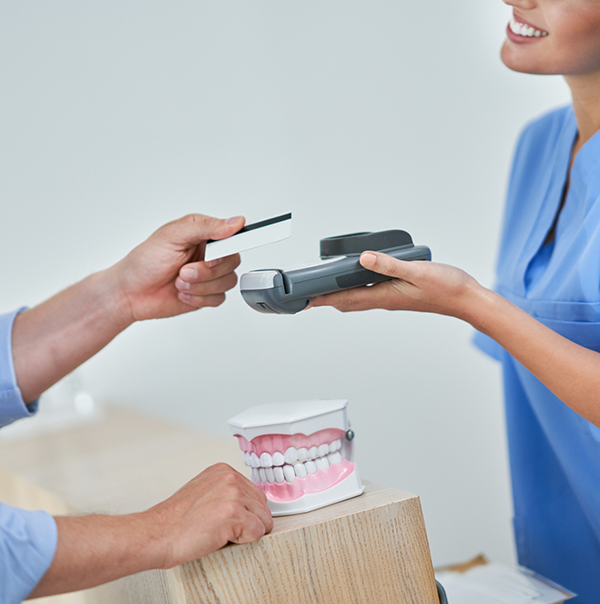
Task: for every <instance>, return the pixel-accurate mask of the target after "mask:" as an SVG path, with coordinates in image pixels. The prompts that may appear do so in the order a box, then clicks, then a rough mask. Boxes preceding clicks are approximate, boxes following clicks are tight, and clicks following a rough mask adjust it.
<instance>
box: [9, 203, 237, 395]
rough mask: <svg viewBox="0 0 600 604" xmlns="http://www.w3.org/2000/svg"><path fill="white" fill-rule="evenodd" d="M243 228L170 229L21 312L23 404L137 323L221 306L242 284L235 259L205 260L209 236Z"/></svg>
mask: <svg viewBox="0 0 600 604" xmlns="http://www.w3.org/2000/svg"><path fill="white" fill-rule="evenodd" d="M243 224H244V219H243V218H242V217H240V216H238V217H236V218H233V219H229V220H228V221H225V220H220V219H217V218H210V217H208V216H202V215H201V214H192V215H189V216H186V217H184V218H181V219H180V220H176V221H174V222H171V223H169V224H166V225H164V226H163V227H161V228H160V229H158V230H157V231H156V232H155V233H154V234H153V235H151V236H150V237H149V238H148V239H147V240H146V241H144V242H143V243H142V244H141V245H139V246H138V247H136V248H135V249H134V250H133V251H132V252H131V253H130V254H128V255H127V256H126V257H125V258H124V259H123V260H121V261H120V262H118V263H117V264H115V265H114V266H113V267H111V268H109V269H107V270H104V271H101V272H99V273H95V274H93V275H91V276H89V277H87V278H86V279H84V280H83V281H81V282H79V283H77V284H75V285H73V286H72V287H69V288H68V289H66V290H64V291H63V292H61V293H59V294H58V295H56V296H54V297H53V298H51V299H50V300H48V301H46V302H44V303H42V304H40V305H39V306H36V307H35V308H32V309H30V310H26V311H24V312H22V313H21V314H19V315H18V316H17V318H16V319H15V323H14V327H13V334H12V349H13V359H14V365H15V372H16V375H17V384H18V385H19V388H20V390H21V393H22V395H23V399H24V400H25V402H31V401H33V400H35V399H36V398H37V397H38V396H39V395H40V394H41V393H42V392H43V391H44V390H46V389H47V388H49V387H50V386H51V385H52V384H54V383H55V382H57V381H58V380H59V379H61V378H62V377H64V376H65V375H67V374H68V373H69V372H71V371H72V370H73V369H75V368H76V367H78V366H79V365H81V364H82V363H83V362H84V361H86V360H87V359H89V358H90V357H91V356H93V355H94V354H95V353H96V352H98V351H99V350H100V349H101V348H103V347H104V346H105V345H106V344H108V342H110V341H111V340H112V339H113V338H114V337H115V336H116V335H117V334H119V333H120V332H121V331H123V330H124V329H125V328H126V327H128V326H129V325H131V324H132V323H133V322H134V321H140V320H143V319H154V318H161V317H170V316H174V315H178V314H181V313H186V312H190V311H192V310H196V309H198V308H202V307H204V306H218V305H219V304H221V303H222V302H223V300H224V299H225V292H226V291H228V290H229V289H231V288H232V287H234V286H235V284H236V275H235V272H234V271H235V269H236V268H237V266H238V264H239V262H240V259H239V256H238V255H237V254H236V255H234V256H229V257H227V258H224V259H222V260H214V261H212V262H203V261H202V258H203V257H204V247H205V244H206V241H207V240H208V239H223V238H225V237H229V236H230V235H233V234H234V233H236V232H237V231H238V230H239V229H240V228H241V227H242V226H243Z"/></svg>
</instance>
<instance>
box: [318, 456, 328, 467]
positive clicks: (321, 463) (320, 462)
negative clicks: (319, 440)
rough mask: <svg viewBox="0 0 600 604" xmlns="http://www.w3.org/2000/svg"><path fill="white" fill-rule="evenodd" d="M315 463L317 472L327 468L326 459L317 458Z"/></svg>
mask: <svg viewBox="0 0 600 604" xmlns="http://www.w3.org/2000/svg"><path fill="white" fill-rule="evenodd" d="M315 463H316V464H317V470H326V469H327V468H328V467H329V461H328V460H327V457H319V458H318V459H317V461H315Z"/></svg>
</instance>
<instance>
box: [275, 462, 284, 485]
mask: <svg viewBox="0 0 600 604" xmlns="http://www.w3.org/2000/svg"><path fill="white" fill-rule="evenodd" d="M273 474H274V475H275V481H276V482H277V484H283V483H284V482H285V476H284V474H283V468H282V467H281V466H276V467H274V468H273Z"/></svg>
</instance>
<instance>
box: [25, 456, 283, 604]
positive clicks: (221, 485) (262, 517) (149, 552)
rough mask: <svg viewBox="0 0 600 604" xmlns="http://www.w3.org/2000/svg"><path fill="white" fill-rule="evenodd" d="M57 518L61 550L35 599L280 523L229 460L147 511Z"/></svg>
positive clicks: (194, 553) (247, 537) (183, 557)
mask: <svg viewBox="0 0 600 604" xmlns="http://www.w3.org/2000/svg"><path fill="white" fill-rule="evenodd" d="M56 523H57V526H58V546H57V549H56V554H55V556H54V559H53V561H52V564H51V565H50V568H49V569H48V571H47V572H46V574H45V575H44V576H43V577H42V579H41V581H40V582H39V583H38V585H37V586H36V587H35V589H34V590H33V591H32V592H31V594H30V595H29V598H38V597H41V596H49V595H54V594H59V593H66V592H70V591H77V590H80V589H87V588H90V587H94V586H96V585H101V584H103V583H107V582H109V581H114V580H115V579H119V578H121V577H126V576H128V575H131V574H134V573H138V572H142V571H144V570H151V569H157V568H163V569H166V568H172V567H173V566H177V565H178V564H183V563H184V562H189V561H191V560H196V559H198V558H200V557H202V556H205V555H207V554H209V553H211V552H213V551H215V550H217V549H219V548H221V547H223V546H224V545H226V544H227V543H249V542H251V541H255V540H256V539H259V538H260V537H262V536H263V535H264V534H265V533H267V532H269V531H270V530H271V529H272V528H273V521H272V519H271V513H270V512H269V508H268V507H267V498H266V496H265V494H264V493H263V492H262V491H260V490H259V489H258V488H257V487H256V486H255V485H253V484H252V483H251V482H250V481H249V480H248V479H246V478H245V477H243V476H242V475H241V474H239V473H238V472H236V471H235V470H233V469H232V468H231V467H229V466H227V465H226V464H217V465H214V466H211V467H210V468H208V469H206V470H205V471H204V472H202V473H201V474H199V475H198V476H196V478H194V479H192V480H191V481H190V482H188V483H187V484H186V485H185V486H184V487H183V488H181V489H180V490H179V491H177V492H176V493H175V494H174V495H173V496H172V497H170V498H169V499H167V500H166V501H164V502H163V503H160V504H158V505H156V506H154V507H153V508H150V509H149V510H147V511H145V512H142V513H138V514H127V515H123V516H108V515H102V514H98V515H91V516H81V517H59V518H56Z"/></svg>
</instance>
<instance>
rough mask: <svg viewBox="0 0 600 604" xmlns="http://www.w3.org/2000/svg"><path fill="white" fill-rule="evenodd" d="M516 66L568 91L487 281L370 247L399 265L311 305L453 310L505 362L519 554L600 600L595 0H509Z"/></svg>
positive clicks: (530, 168)
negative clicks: (374, 281)
mask: <svg viewBox="0 0 600 604" xmlns="http://www.w3.org/2000/svg"><path fill="white" fill-rule="evenodd" d="M504 1H505V2H506V3H507V4H509V5H511V6H512V7H513V17H512V19H511V21H510V23H509V24H508V26H507V32H506V33H507V38H506V41H505V43H504V45H503V48H502V60H503V61H504V63H505V64H506V65H507V66H508V67H509V68H511V69H513V70H516V71H520V72H526V73H535V74H562V75H563V76H564V77H565V80H566V82H567V84H568V85H569V87H570V89H571V93H572V100H573V102H572V105H570V106H568V107H565V108H561V109H559V110H556V111H554V112H552V113H550V114H548V115H545V116H543V117H541V118H540V119H538V120H536V121H534V122H532V123H530V124H529V125H528V126H527V127H526V128H525V129H524V131H523V133H522V135H521V137H520V139H519V142H518V146H517V149H516V153H515V158H514V163H513V168H512V174H511V180H510V186H509V190H508V199H507V206H506V214H505V220H504V230H503V235H502V239H501V248H500V254H499V262H498V271H497V272H498V275H497V285H496V288H495V291H490V290H488V289H486V288H484V287H482V286H481V285H480V284H479V283H477V282H476V281H475V280H474V279H473V278H471V277H470V276H469V275H467V274H466V273H464V272H463V271H461V270H459V269H457V268H454V267H451V266H447V265H442V264H437V263H429V262H401V261H398V260H395V259H393V258H391V257H389V256H386V255H384V254H380V253H375V252H365V253H364V254H363V255H362V256H361V264H362V265H363V266H364V267H366V268H369V269H371V270H374V271H377V272H380V273H383V274H386V275H389V276H391V277H394V279H393V280H392V281H388V282H385V283H381V284H378V285H375V286H373V287H371V288H360V289H355V290H349V291H346V292H341V293H338V294H331V295H328V296H321V297H319V298H315V299H314V300H313V306H322V305H332V306H335V307H336V308H338V309H340V310H343V311H352V310H366V309H371V308H385V309H389V310H392V309H393V310H417V311H426V312H434V313H439V314H444V315H449V316H454V317H457V318H459V319H462V320H464V321H467V322H469V323H470V324H471V325H473V326H474V327H475V328H476V329H477V330H479V332H480V333H479V334H478V335H477V338H476V342H477V344H478V345H479V346H480V347H481V348H482V349H483V350H485V351H486V352H488V353H489V354H491V355H493V356H494V357H495V358H497V359H498V360H499V361H500V362H501V364H502V369H503V376H504V388H505V399H506V417H507V428H508V439H509V451H510V465H511V472H512V482H513V497H514V512H515V518H514V528H515V535H516V543H517V550H518V557H519V562H520V563H521V564H523V565H525V566H527V567H529V568H532V569H534V570H535V571H537V572H539V573H541V574H542V575H544V576H547V577H549V578H550V579H553V580H555V581H557V582H558V583H561V584H563V585H564V586H565V587H567V588H569V589H571V590H573V591H575V592H576V593H578V594H579V597H578V598H577V599H576V600H574V602H578V603H581V604H596V603H597V602H600V133H599V132H598V131H599V130H600V0H504Z"/></svg>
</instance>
